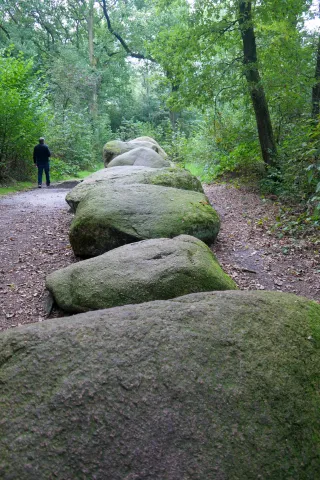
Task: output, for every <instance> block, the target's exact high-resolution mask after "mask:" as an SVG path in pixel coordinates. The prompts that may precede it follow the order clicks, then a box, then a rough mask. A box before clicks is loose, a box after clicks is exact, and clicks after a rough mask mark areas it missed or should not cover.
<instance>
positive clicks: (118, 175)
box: [66, 166, 203, 212]
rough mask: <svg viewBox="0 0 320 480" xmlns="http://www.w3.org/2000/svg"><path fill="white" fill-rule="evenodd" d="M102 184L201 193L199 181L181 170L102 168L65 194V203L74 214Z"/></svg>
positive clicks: (131, 167) (134, 167)
mask: <svg viewBox="0 0 320 480" xmlns="http://www.w3.org/2000/svg"><path fill="white" fill-rule="evenodd" d="M102 182H107V183H106V185H107V184H109V185H110V184H111V183H118V184H122V185H130V184H135V183H142V184H151V185H163V186H164V187H174V188H179V189H183V190H194V191H195V192H201V193H203V188H202V185H201V182H200V180H198V179H197V177H195V176H194V175H192V174H191V173H190V172H189V171H188V170H185V169H183V168H179V167H170V168H161V169H154V168H148V167H136V166H129V167H128V166H127V167H113V168H103V169H102V170H98V171H97V172H95V173H93V174H92V175H90V176H89V177H86V178H85V179H84V180H83V182H81V183H79V184H78V185H77V186H76V187H75V188H73V189H72V190H71V191H70V192H69V193H68V194H67V196H66V201H67V203H68V204H69V205H70V207H71V210H72V211H73V212H75V211H76V209H77V207H78V205H79V203H80V201H81V200H82V199H83V198H84V197H85V196H86V194H87V193H88V192H89V191H90V190H92V189H95V188H96V187H97V186H99V184H100V183H102Z"/></svg>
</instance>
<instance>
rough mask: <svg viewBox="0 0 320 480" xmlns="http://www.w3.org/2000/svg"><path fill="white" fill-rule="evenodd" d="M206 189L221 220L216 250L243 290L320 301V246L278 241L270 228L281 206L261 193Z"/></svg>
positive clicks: (214, 186)
mask: <svg viewBox="0 0 320 480" xmlns="http://www.w3.org/2000/svg"><path fill="white" fill-rule="evenodd" d="M204 189H205V193H206V195H207V196H208V198H209V200H210V202H211V203H212V204H213V205H214V207H215V209H216V210H217V212H218V213H219V214H220V217H221V230H220V233H219V236H218V239H217V242H216V243H215V244H214V245H213V247H212V251H213V252H214V254H215V255H216V257H217V259H218V260H219V262H220V264H221V266H222V267H223V268H224V270H225V271H226V272H227V273H228V274H229V275H230V276H231V277H232V278H233V279H234V280H235V282H236V283H237V284H238V286H239V288H240V289H241V290H276V291H282V292H291V293H295V294H297V295H303V296H305V297H308V298H310V299H313V300H317V301H320V254H319V248H320V244H319V245H318V247H316V246H315V245H314V244H312V243H311V242H310V241H309V240H308V239H307V238H306V239H296V238H293V237H287V236H286V237H282V238H278V236H277V235H276V233H274V232H273V231H272V229H270V228H271V225H272V224H273V223H275V222H276V217H277V215H278V214H279V207H278V206H277V205H276V204H275V203H273V202H272V201H270V200H263V199H261V198H260V197H259V195H257V194H256V193H252V192H248V191H246V190H245V189H237V188H234V187H232V186H228V185H219V184H212V185H205V186H204ZM319 240H320V238H319Z"/></svg>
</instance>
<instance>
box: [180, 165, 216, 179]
mask: <svg viewBox="0 0 320 480" xmlns="http://www.w3.org/2000/svg"><path fill="white" fill-rule="evenodd" d="M184 168H185V169H186V170H189V172H190V173H192V175H194V176H195V177H198V178H199V179H200V180H201V182H204V183H210V182H212V180H213V178H212V175H209V174H208V173H207V172H206V171H205V169H204V167H203V165H199V164H197V163H186V164H185V165H184Z"/></svg>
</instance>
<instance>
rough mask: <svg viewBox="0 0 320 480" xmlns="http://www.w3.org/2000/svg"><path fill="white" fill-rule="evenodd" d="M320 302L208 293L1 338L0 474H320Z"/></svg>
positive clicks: (307, 478)
mask: <svg viewBox="0 0 320 480" xmlns="http://www.w3.org/2000/svg"><path fill="white" fill-rule="evenodd" d="M319 346H320V306H319V305H318V304H316V303H314V302H310V301H308V300H306V299H303V298H299V297H296V296H294V295H288V294H280V293H271V292H270V293H266V292H239V291H233V292H232V291H230V292H213V293H197V294H192V295H188V296H185V297H181V298H179V299H175V300H167V301H156V302H150V303H144V304H139V305H128V306H124V307H117V308H112V309H108V310H98V311H95V312H89V313H83V314H79V315H75V316H73V317H70V318H63V319H53V320H49V321H46V322H43V323H40V324H39V323H38V324H33V325H29V326H23V327H19V328H16V329H12V330H8V331H7V332H5V333H2V334H1V335H0V358H1V363H0V365H1V367H0V378H1V390H0V402H1V441H0V459H1V461H0V477H1V479H3V480H13V479H23V480H35V479H40V478H41V480H49V479H52V478H56V479H58V480H63V479H96V480H105V479H110V480H111V479H112V480H124V479H127V480H129V479H130V480H131V479H132V480H133V479H139V480H140V479H141V480H142V479H144V480H147V479H148V480H149V479H150V480H151V479H152V480H182V479H188V480H218V479H219V480H220V479H221V480H222V479H224V480H236V479H237V480H257V479H263V480H278V479H286V480H289V479H292V480H296V479H299V480H313V479H317V478H320V450H319V435H320V416H319V408H320V401H319V380H320V378H319V372H320V352H319Z"/></svg>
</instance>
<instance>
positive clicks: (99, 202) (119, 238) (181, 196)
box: [70, 184, 220, 257]
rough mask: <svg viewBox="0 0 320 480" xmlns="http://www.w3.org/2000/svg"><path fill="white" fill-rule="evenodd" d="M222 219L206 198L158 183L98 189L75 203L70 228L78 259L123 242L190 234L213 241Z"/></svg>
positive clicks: (98, 253)
mask: <svg viewBox="0 0 320 480" xmlns="http://www.w3.org/2000/svg"><path fill="white" fill-rule="evenodd" d="M219 228H220V220H219V216H218V214H217V213H216V211H215V210H214V209H213V208H212V207H211V205H210V204H209V202H208V199H207V197H206V196H205V195H203V194H201V193H198V192H193V191H188V190H180V189H177V188H167V187H162V186H158V185H140V184H139V185H138V184H137V185H126V186H125V187H123V186H122V185H118V184H113V185H105V186H104V185H103V184H101V185H99V187H97V188H95V189H94V190H93V191H90V192H88V194H87V195H86V197H85V198H84V200H83V201H82V202H81V203H80V204H79V206H78V208H77V212H76V216H75V218H74V220H73V222H72V224H71V229H70V243H71V246H72V248H73V251H74V253H75V254H76V255H79V256H84V257H89V256H96V255H101V254H102V253H104V252H106V251H108V250H112V249H113V248H116V247H120V246H121V245H124V244H126V243H132V242H135V241H139V240H147V239H151V238H162V237H165V238H172V237H176V236H178V235H182V234H187V235H192V236H194V237H196V238H199V239H200V240H202V241H204V242H205V243H212V242H213V241H214V240H215V238H216V236H217V234H218V232H219Z"/></svg>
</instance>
